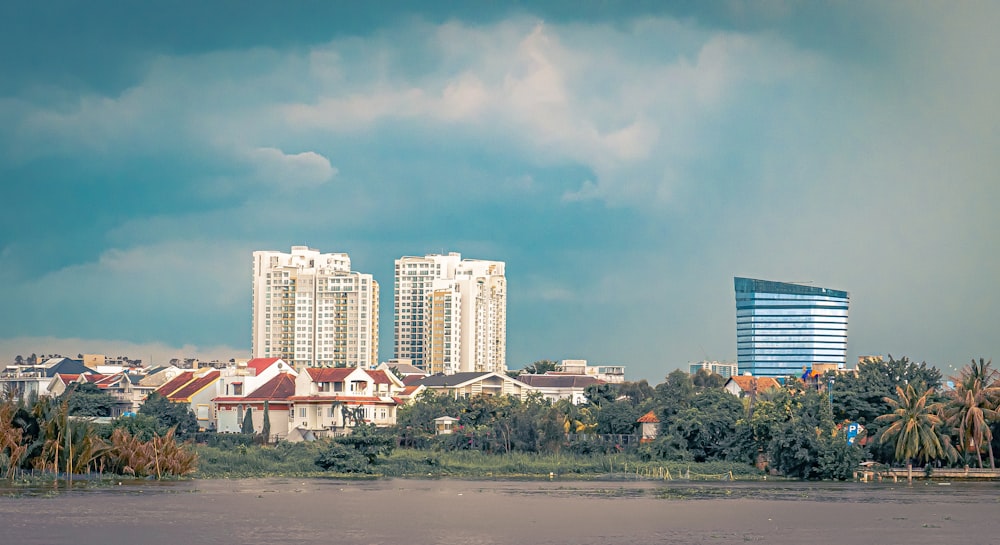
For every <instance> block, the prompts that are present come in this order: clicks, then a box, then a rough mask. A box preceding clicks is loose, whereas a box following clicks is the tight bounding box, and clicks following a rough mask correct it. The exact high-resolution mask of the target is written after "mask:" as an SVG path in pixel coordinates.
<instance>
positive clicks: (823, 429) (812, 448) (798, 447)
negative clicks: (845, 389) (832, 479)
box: [754, 390, 846, 479]
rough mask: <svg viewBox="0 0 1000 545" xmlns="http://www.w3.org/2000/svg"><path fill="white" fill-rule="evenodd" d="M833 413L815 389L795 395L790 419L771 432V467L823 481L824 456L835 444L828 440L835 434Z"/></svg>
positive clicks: (769, 448) (791, 475)
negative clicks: (822, 465) (822, 464)
mask: <svg viewBox="0 0 1000 545" xmlns="http://www.w3.org/2000/svg"><path fill="white" fill-rule="evenodd" d="M754 412H755V414H756V413H757V412H758V411H754ZM831 414H832V413H831V411H830V404H829V401H828V400H827V398H826V396H824V395H822V394H820V393H818V392H816V391H815V390H805V391H803V392H800V393H798V394H796V395H795V396H794V399H793V401H792V405H791V415H790V418H789V419H788V420H787V421H786V422H784V423H781V424H778V425H776V426H774V428H773V429H772V430H771V434H772V437H771V441H770V443H769V444H768V458H769V459H770V461H771V464H772V466H773V467H774V468H775V469H777V470H778V471H780V472H782V473H784V474H785V475H787V476H789V477H797V478H800V479H821V478H824V477H825V476H826V475H825V474H824V469H823V468H822V467H821V457H822V456H823V455H824V453H825V452H826V451H827V450H828V449H829V448H830V447H831V445H832V443H830V442H829V440H828V437H829V436H832V435H833V434H834V431H833V430H834V425H833V418H832V416H831ZM845 441H846V440H845Z"/></svg>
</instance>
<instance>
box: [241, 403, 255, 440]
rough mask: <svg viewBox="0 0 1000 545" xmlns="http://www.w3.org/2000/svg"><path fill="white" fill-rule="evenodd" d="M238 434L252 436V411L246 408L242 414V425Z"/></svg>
mask: <svg viewBox="0 0 1000 545" xmlns="http://www.w3.org/2000/svg"><path fill="white" fill-rule="evenodd" d="M240 433H244V434H248V435H249V434H252V433H253V409H252V408H250V407H247V410H246V412H245V413H243V424H242V426H241V427H240Z"/></svg>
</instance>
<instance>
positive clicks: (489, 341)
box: [393, 252, 507, 375]
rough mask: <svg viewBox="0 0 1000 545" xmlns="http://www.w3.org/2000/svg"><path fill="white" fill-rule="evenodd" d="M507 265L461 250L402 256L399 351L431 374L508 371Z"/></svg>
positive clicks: (396, 298)
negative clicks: (468, 256)
mask: <svg viewBox="0 0 1000 545" xmlns="http://www.w3.org/2000/svg"><path fill="white" fill-rule="evenodd" d="M504 268H505V264H504V262H502V261H485V260H478V259H462V256H461V254H458V253H455V252H452V253H449V254H448V255H439V254H431V255H426V256H423V257H416V256H406V257H401V258H399V259H397V260H396V270H395V288H394V293H393V308H394V310H395V318H394V319H395V323H394V330H395V340H394V342H395V344H394V357H395V358H397V359H406V360H409V361H410V363H411V364H412V365H414V366H415V367H418V368H419V369H422V370H423V371H425V372H427V373H430V374H436V373H444V374H449V375H450V374H454V373H462V372H497V373H505V372H506V371H507V278H506V276H505V271H504Z"/></svg>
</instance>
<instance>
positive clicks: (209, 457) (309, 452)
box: [194, 442, 762, 480]
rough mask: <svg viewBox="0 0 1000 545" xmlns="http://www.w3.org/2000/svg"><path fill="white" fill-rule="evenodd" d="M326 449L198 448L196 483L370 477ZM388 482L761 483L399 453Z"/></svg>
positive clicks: (701, 472) (717, 471)
mask: <svg viewBox="0 0 1000 545" xmlns="http://www.w3.org/2000/svg"><path fill="white" fill-rule="evenodd" d="M323 446H324V443H323V442H315V443H281V444H279V445H277V446H264V447H261V446H254V445H250V446H245V445H239V446H235V447H229V448H226V447H209V446H205V445H199V446H197V447H196V448H197V452H198V456H199V462H198V471H197V472H196V473H195V474H194V476H195V477H196V478H245V477H277V476H289V477H291V476H294V477H330V476H337V477H353V478H371V477H372V475H370V474H351V475H343V474H334V473H330V472H326V471H323V470H321V469H319V468H318V467H317V466H316V465H315V464H314V461H315V459H316V457H317V455H318V454H319V451H320V449H322V448H323ZM371 470H372V474H374V475H377V476H384V477H404V478H438V477H452V478H465V479H483V478H526V479H547V478H550V476H552V477H560V478H577V479H587V478H605V479H663V480H673V479H691V480H720V479H728V478H730V477H732V478H736V479H757V478H760V476H761V475H762V474H761V473H760V472H759V471H757V470H756V469H755V468H753V467H751V466H748V465H744V464H735V463H729V462H709V463H702V464H698V463H689V462H666V461H653V462H640V461H638V460H637V459H636V458H634V457H632V456H630V455H627V454H611V455H606V454H593V455H582V454H535V453H522V452H515V453H510V454H486V453H483V452H480V451H433V450H416V449H396V450H395V451H393V453H392V454H391V455H389V456H388V457H385V458H383V459H380V460H379V461H378V463H377V464H375V465H374V466H372V468H371Z"/></svg>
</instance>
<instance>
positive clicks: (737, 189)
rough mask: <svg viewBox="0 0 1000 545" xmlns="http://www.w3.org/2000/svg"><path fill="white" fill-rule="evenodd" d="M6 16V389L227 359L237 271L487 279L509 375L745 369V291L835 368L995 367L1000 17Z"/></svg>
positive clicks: (723, 8)
mask: <svg viewBox="0 0 1000 545" xmlns="http://www.w3.org/2000/svg"><path fill="white" fill-rule="evenodd" d="M239 12H240V13H239V16H238V17H237V16H234V11H233V9H232V7H231V6H228V5H225V4H212V3H209V4H204V3H193V2H187V1H182V2H179V3H175V4H172V5H170V6H157V5H143V4H127V5H121V4H118V3H108V2H102V1H97V2H89V3H86V4H80V3H78V2H65V1H62V0H56V1H54V2H46V3H44V4H39V5H36V4H32V3H6V4H3V5H0V68H2V69H3V73H4V77H3V78H2V79H0V120H2V121H3V127H4V130H3V131H0V180H3V182H2V184H3V195H4V198H3V202H4V203H5V204H7V205H8V206H7V208H6V209H5V213H4V214H3V215H0V301H2V302H3V305H4V309H5V312H3V313H2V315H0V357H7V358H8V359H12V358H13V357H14V356H15V355H17V354H21V355H25V356H26V355H28V354H29V353H30V352H39V353H40V352H45V353H55V352H61V353H64V354H65V353H71V354H74V355H75V354H76V353H78V352H81V353H112V354H116V353H117V354H130V355H133V356H134V357H140V358H142V359H144V360H148V359H149V356H150V355H152V356H153V357H154V360H156V361H166V360H167V359H169V358H170V357H173V356H186V357H202V358H203V359H213V358H215V357H218V358H224V359H226V360H228V359H229V358H231V357H240V356H241V355H244V356H245V357H249V355H250V349H249V348H250V346H251V342H252V339H251V335H250V331H249V328H248V327H247V324H248V319H247V317H248V316H249V314H250V312H251V300H252V294H251V290H250V286H249V283H248V282H247V278H246V277H247V256H249V255H251V253H252V252H253V251H254V250H258V249H261V248H272V249H278V250H280V249H287V248H290V247H291V246H293V245H308V246H309V247H312V248H321V249H330V250H335V251H338V252H346V253H348V254H350V256H351V260H352V267H353V268H355V269H356V270H359V271H364V272H365V273H368V274H371V275H372V276H373V277H374V278H375V279H377V280H380V281H381V283H382V289H381V290H380V293H379V298H380V304H379V307H380V308H381V310H382V311H383V315H382V317H381V320H380V322H379V329H380V337H381V339H382V346H381V347H380V352H381V357H380V359H383V360H385V359H388V357H389V356H391V355H392V354H391V346H392V345H391V342H392V341H391V340H390V339H391V338H392V322H393V320H392V319H391V318H390V317H388V316H386V315H385V312H389V311H390V309H392V308H393V305H392V297H393V294H392V291H393V290H390V289H389V288H388V287H387V282H389V281H391V279H392V278H393V274H394V270H393V267H394V260H395V259H397V258H399V256H405V255H427V254H433V253H441V254H446V253H448V252H460V253H461V254H462V255H467V256H475V257H484V258H489V259H495V260H498V261H502V262H504V263H505V264H506V268H507V271H506V281H507V282H509V285H510V286H511V291H510V293H509V294H508V295H507V303H506V313H507V320H506V323H507V335H506V338H507V343H506V347H505V348H506V362H507V367H509V368H510V369H518V368H521V367H523V366H524V365H527V364H530V363H531V362H533V361H536V360H540V359H555V360H559V359H586V360H588V361H590V362H592V363H593V364H607V365H624V366H625V367H626V368H627V370H628V378H629V379H630V380H636V379H643V378H645V379H649V380H651V381H657V382H658V381H660V380H661V379H662V377H663V376H665V375H666V374H667V373H669V372H670V371H671V370H673V369H677V368H682V369H684V368H687V364H688V363H689V362H696V361H701V360H710V361H711V360H719V361H736V357H737V343H736V339H735V335H734V331H735V328H736V322H735V316H734V313H733V309H732V305H733V302H732V279H733V277H736V276H740V277H750V278H769V279H774V280H777V281H786V282H808V281H811V282H812V283H813V284H814V285H818V286H834V287H837V288H838V289H844V290H846V291H849V292H850V294H851V327H850V336H849V341H848V346H847V361H848V362H854V361H856V358H857V356H860V355H869V354H883V355H885V354H892V355H893V356H896V357H900V356H904V355H905V356H908V357H910V358H911V359H913V360H917V361H927V362H928V363H931V364H934V365H938V366H940V367H941V368H942V369H945V370H947V369H948V368H949V366H950V365H957V366H961V365H963V364H964V363H966V362H968V361H969V360H970V359H971V358H978V357H986V358H991V357H997V356H1000V338H998V336H997V335H996V332H997V331H1000V313H998V312H997V311H996V309H997V308H1000V294H998V293H997V291H996V290H995V289H993V287H992V286H993V280H994V277H995V271H996V270H998V268H1000V235H998V233H1000V214H996V213H995V212H994V211H993V210H992V207H991V204H992V203H995V202H998V201H1000V184H998V183H997V180H996V178H997V174H996V173H997V172H1000V155H998V154H997V153H996V150H997V149H1000V133H998V132H997V131H996V127H998V126H1000V107H998V106H997V104H996V96H1000V73H998V71H997V70H996V69H995V66H996V52H997V51H1000V36H997V33H996V32H994V31H993V29H992V25H991V23H992V21H995V20H997V18H998V16H1000V5H997V4H996V3H995V2H994V3H991V2H976V1H971V2H962V3H959V4H933V3H931V4H916V5H914V4H899V3H890V2H873V3H865V4H841V3H835V2H829V3H821V2H815V3H794V2H763V3H761V2H740V1H737V2H721V3H705V2H689V1H681V2H664V3H615V2H567V1H564V0H552V1H548V2H538V3H532V4H531V5H516V6H513V7H509V6H505V5H499V4H497V5H480V4H475V3H474V4H468V5H454V4H453V3H438V2H433V1H432V2H424V3H420V4H413V3H411V2H399V1H397V0H387V1H386V2H379V3H376V4H372V5H368V4H364V3H360V4H357V5H353V4H349V5H343V4H342V3H296V4H294V5H282V4H277V3H257V2H252V1H251V2H245V3H241V5H240V6H239Z"/></svg>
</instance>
